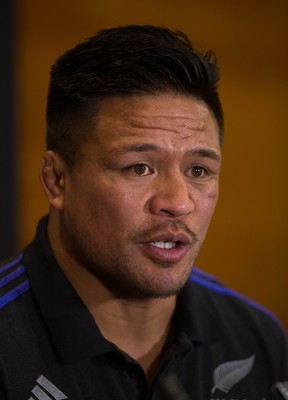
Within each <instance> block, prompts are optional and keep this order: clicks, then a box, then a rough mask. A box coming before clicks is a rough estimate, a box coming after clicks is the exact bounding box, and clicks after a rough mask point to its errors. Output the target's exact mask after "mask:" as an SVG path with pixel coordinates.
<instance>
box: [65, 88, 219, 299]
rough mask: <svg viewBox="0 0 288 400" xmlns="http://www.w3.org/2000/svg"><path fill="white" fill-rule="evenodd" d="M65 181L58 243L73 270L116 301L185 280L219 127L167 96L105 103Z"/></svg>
mask: <svg viewBox="0 0 288 400" xmlns="http://www.w3.org/2000/svg"><path fill="white" fill-rule="evenodd" d="M93 130H94V132H92V134H91V136H90V137H89V138H88V140H87V141H86V142H85V143H84V144H83V145H82V146H81V148H80V149H79V152H80V154H79V161H78V162H77V164H76V166H75V168H74V170H73V172H72V173H71V174H68V175H67V177H66V182H65V197H64V209H63V211H62V213H61V216H60V218H61V227H62V231H61V232H62V239H63V243H64V245H65V246H66V250H67V251H68V252H69V253H70V256H72V258H73V260H74V262H76V263H77V265H78V267H79V268H87V269H89V270H90V271H91V272H92V273H93V275H94V276H95V277H96V278H97V279H99V280H100V281H101V282H102V283H104V284H105V285H106V286H107V287H109V288H110V289H111V290H112V291H116V292H119V293H120V294H122V295H123V296H126V295H127V296H134V297H135V296H136V297H138V296H141V297H143V296H144V297H165V296H170V295H174V294H176V293H178V291H179V290H181V288H182V287H183V285H184V284H185V282H186V281H187V279H188V277H189V275H190V273H191V268H192V265H193V263H194V260H195V258H196V256H197V254H198V252H199V250H200V248H201V245H202V243H203V241H204V238H205V235H206V232H207V229H208V226H209V222H210V219H211V217H212V214H213V211H214V209H215V206H216V203H217V197H218V180H219V171H220V164H221V152H220V145H219V134H218V127H217V123H216V121H215V118H214V116H213V114H212V113H211V111H209V109H208V108H207V106H206V105H205V103H203V102H201V101H199V100H195V99H193V98H191V97H183V96H173V95H164V94H163V95H155V96H137V97H124V98H120V97H115V98H109V99H106V100H104V101H103V102H102V103H101V107H100V111H99V113H98V115H97V118H95V124H94V127H93Z"/></svg>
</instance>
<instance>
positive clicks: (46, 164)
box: [39, 150, 67, 211]
mask: <svg viewBox="0 0 288 400" xmlns="http://www.w3.org/2000/svg"><path fill="white" fill-rule="evenodd" d="M65 171H67V167H66V164H65V163H64V161H63V160H62V158H61V157H60V156H59V155H58V154H57V153H55V152H54V151H51V150H49V151H46V153H45V154H44V157H43V160H42V163H41V167H40V171H39V175H40V181H41V184H42V187H43V189H44V192H45V194H46V196H47V198H48V200H49V203H50V205H51V206H52V207H54V208H55V209H56V210H58V211H61V210H63V209H64V182H65V179H64V178H65Z"/></svg>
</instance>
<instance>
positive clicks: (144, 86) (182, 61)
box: [46, 25, 223, 166]
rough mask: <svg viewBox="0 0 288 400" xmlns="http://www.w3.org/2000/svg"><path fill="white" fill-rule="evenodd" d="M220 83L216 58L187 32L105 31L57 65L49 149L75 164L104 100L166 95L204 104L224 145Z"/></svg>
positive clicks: (49, 108)
mask: <svg viewBox="0 0 288 400" xmlns="http://www.w3.org/2000/svg"><path fill="white" fill-rule="evenodd" d="M218 80H219V69H218V66H217V62H216V57H215V54H214V53H213V52H212V51H209V52H207V53H206V54H204V55H203V54H201V53H200V52H199V51H197V50H195V49H194V48H193V47H192V44H191V42H190V40H189V39H188V37H187V36H186V35H185V34H184V33H183V32H180V31H175V32H174V31H171V30H169V29H167V28H164V27H157V26H151V25H128V26H124V27H119V28H112V29H106V30H102V31H100V32H99V33H98V34H96V35H95V36H93V37H91V38H89V39H87V40H86V41H84V42H83V43H80V44H78V45H77V46H76V47H74V48H72V49H71V50H68V51H67V52H66V53H64V54H63V55H62V56H61V57H59V59H58V60H57V61H56V63H55V64H54V65H53V66H52V69H51V80H50V85H49V93H48V102H47V114H46V117H47V148H48V149H50V150H54V151H56V152H57V153H59V154H60V155H61V156H62V158H63V159H64V160H65V161H66V163H67V164H68V165H70V166H71V165H72V164H73V163H74V162H75V160H76V158H77V149H78V148H79V145H80V144H81V142H82V141H83V140H85V135H86V134H88V131H89V128H88V125H89V122H90V121H91V120H92V119H93V118H95V116H96V113H97V107H99V104H100V101H101V99H104V98H106V97H114V96H132V95H145V94H146V95H147V94H161V93H175V94H182V95H187V96H191V97H195V98H197V99H201V100H203V101H204V102H205V103H206V105H207V106H208V107H209V109H210V110H211V111H212V112H213V114H214V116H215V118H216V121H217V123H218V126H219V140H220V144H222V141H223V112H222V107H221V103H220V100H219V96H218V92H217V83H218ZM86 131H87V132H86Z"/></svg>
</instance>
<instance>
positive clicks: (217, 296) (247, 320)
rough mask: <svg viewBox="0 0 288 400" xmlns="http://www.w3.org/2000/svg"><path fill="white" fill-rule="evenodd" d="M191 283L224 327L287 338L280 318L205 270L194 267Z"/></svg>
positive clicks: (271, 336)
mask: <svg viewBox="0 0 288 400" xmlns="http://www.w3.org/2000/svg"><path fill="white" fill-rule="evenodd" d="M190 280H191V281H192V283H193V287H194V290H195V291H196V293H197V295H198V296H199V297H201V298H202V301H204V303H205V305H206V307H208V308H209V309H210V310H211V311H212V312H213V315H214V316H216V318H217V320H218V321H219V323H221V324H222V325H223V326H225V327H226V326H227V325H228V327H231V326H234V327H235V328H237V329H239V330H240V331H245V332H247V334H248V333H249V331H250V332H251V331H253V332H258V333H259V334H260V333H261V334H262V336H265V335H266V336H267V337H268V338H269V337H270V338H274V339H275V335H276V336H278V337H279V336H280V337H283V338H284V340H285V339H286V337H287V336H286V332H285V331H284V329H283V326H282V324H281V322H280V321H279V319H278V318H277V317H276V316H275V315H274V314H273V313H272V312H271V311H270V310H268V309H267V308H265V307H264V306H262V305H261V304H259V303H257V302H255V301H253V300H251V299H249V298H247V297H246V296H244V295H242V294H240V293H238V292H237V291H235V290H233V289H231V288H229V287H227V286H225V285H224V284H223V283H222V282H221V281H220V280H219V279H217V278H216V277H214V276H213V275H210V274H208V273H206V272H204V271H202V270H201V269H198V268H193V272H192V274H191V277H190Z"/></svg>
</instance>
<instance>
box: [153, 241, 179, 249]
mask: <svg viewBox="0 0 288 400" xmlns="http://www.w3.org/2000/svg"><path fill="white" fill-rule="evenodd" d="M151 245H152V246H155V247H160V248H161V249H174V248H175V247H176V243H175V242H152V243H151Z"/></svg>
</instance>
